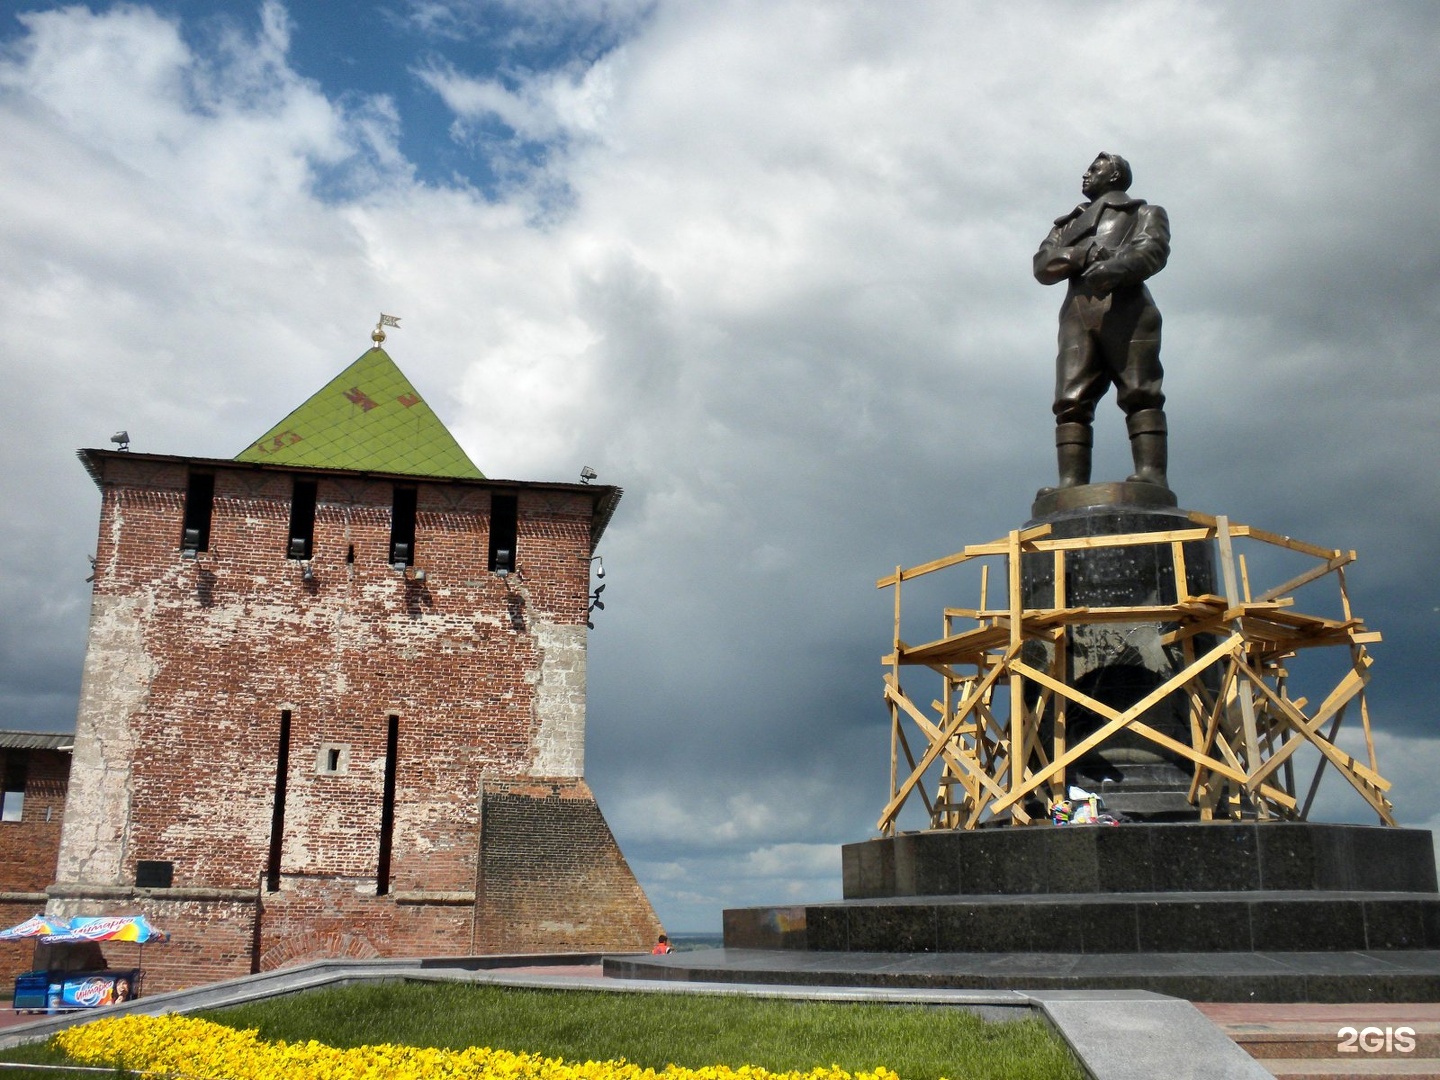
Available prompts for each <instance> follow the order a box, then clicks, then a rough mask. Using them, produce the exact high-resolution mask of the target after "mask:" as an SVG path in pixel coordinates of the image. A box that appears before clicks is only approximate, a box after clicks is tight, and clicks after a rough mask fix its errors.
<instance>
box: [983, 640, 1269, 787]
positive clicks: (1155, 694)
mask: <svg viewBox="0 0 1440 1080" xmlns="http://www.w3.org/2000/svg"><path fill="white" fill-rule="evenodd" d="M1240 640H1241V639H1240V636H1239V635H1238V634H1234V635H1231V636H1230V637H1229V638H1227V639H1226V640H1225V641H1223V642H1221V643H1220V644H1219V645H1217V646H1215V648H1213V649H1211V650H1210V651H1209V652H1207V653H1206V654H1205V655H1204V656H1202V657H1201V658H1200V659H1198V660H1196V661H1195V663H1193V664H1191V665H1189V666H1188V667H1186V668H1184V669H1182V670H1181V671H1180V672H1179V673H1177V674H1176V675H1175V676H1173V677H1172V678H1171V679H1170V680H1169V681H1167V682H1166V683H1165V684H1163V685H1162V686H1160V687H1158V688H1157V689H1156V690H1154V691H1151V693H1149V694H1147V695H1146V696H1145V697H1143V698H1141V699H1140V700H1139V701H1137V702H1136V703H1135V704H1134V705H1132V706H1131V707H1130V708H1129V709H1127V710H1126V711H1125V712H1124V713H1119V712H1116V711H1115V710H1114V709H1112V708H1111V707H1110V706H1108V705H1106V704H1104V703H1103V702H1100V701H1096V700H1095V699H1094V698H1092V697H1090V696H1089V695H1088V694H1084V693H1081V692H1080V691H1079V690H1075V689H1073V688H1072V687H1069V686H1066V685H1065V684H1064V683H1061V682H1058V681H1057V680H1055V679H1051V678H1050V677H1049V676H1048V675H1046V674H1045V673H1044V672H1040V671H1036V670H1035V669H1034V668H1031V667H1029V666H1028V665H1025V664H1023V663H1021V662H1020V661H1019V660H1012V661H1011V662H1010V666H1011V667H1021V668H1024V669H1025V674H1026V677H1027V678H1031V679H1034V680H1035V681H1037V682H1040V683H1042V684H1044V685H1049V686H1050V687H1051V689H1053V690H1054V691H1055V692H1056V693H1057V694H1063V695H1064V696H1066V697H1068V698H1070V700H1072V701H1075V702H1078V703H1079V704H1081V705H1084V706H1085V707H1086V708H1088V709H1090V710H1092V711H1094V712H1096V713H1099V714H1100V715H1101V716H1105V717H1108V722H1107V723H1105V724H1103V725H1101V726H1100V727H1099V728H1097V729H1096V730H1095V731H1093V732H1091V733H1090V734H1089V735H1088V736H1086V737H1085V738H1084V739H1082V740H1081V741H1080V742H1079V743H1077V744H1076V745H1075V746H1073V747H1071V748H1070V749H1069V750H1067V751H1066V752H1065V753H1064V755H1062V756H1057V757H1056V759H1055V760H1054V761H1052V762H1051V763H1050V765H1049V766H1047V767H1046V768H1045V769H1043V770H1041V771H1040V772H1039V773H1037V774H1036V775H1035V776H1034V777H1032V778H1031V779H1032V782H1033V783H1034V784H1035V786H1037V787H1038V786H1039V784H1041V783H1044V782H1045V781H1047V780H1049V779H1050V777H1051V776H1053V775H1055V774H1056V773H1057V772H1060V771H1062V770H1063V769H1065V767H1066V766H1068V765H1070V763H1071V762H1074V761H1078V760H1079V759H1080V758H1081V757H1083V756H1084V755H1085V754H1086V753H1087V752H1089V751H1090V750H1092V749H1094V748H1095V747H1096V746H1099V745H1100V744H1101V743H1102V742H1104V741H1105V740H1106V739H1108V738H1109V737H1110V736H1111V735H1113V734H1114V733H1115V732H1117V731H1119V730H1120V729H1121V728H1122V727H1125V726H1126V725H1127V724H1129V723H1131V722H1132V720H1134V718H1135V717H1138V716H1140V715H1142V714H1143V713H1144V712H1145V710H1146V709H1148V708H1150V706H1152V705H1154V704H1155V703H1156V702H1158V701H1161V700H1163V699H1164V698H1165V697H1166V696H1167V695H1168V694H1170V693H1171V692H1173V691H1174V690H1175V689H1176V687H1178V686H1181V685H1183V684H1184V683H1186V682H1188V681H1189V680H1190V679H1193V678H1194V677H1195V676H1196V675H1198V674H1199V673H1200V672H1202V671H1204V670H1205V669H1206V668H1207V667H1209V666H1210V665H1211V664H1212V663H1214V662H1215V661H1216V660H1217V659H1219V658H1220V657H1221V656H1224V655H1225V654H1226V653H1227V652H1229V651H1230V650H1231V649H1233V648H1234V647H1235V644H1236V643H1237V642H1238V641H1240ZM1217 764H1218V763H1217ZM1237 776H1238V778H1240V779H1243V778H1244V773H1243V772H1237ZM1025 794H1028V791H1021V792H1019V793H1018V794H1017V793H1015V792H1013V791H1012V792H1011V793H1010V794H1009V795H1007V796H1006V797H1005V798H1004V799H1003V800H1001V801H1000V802H998V803H997V804H996V805H995V812H996V813H999V812H1001V811H1002V810H1005V809H1006V808H1008V807H1009V806H1010V805H1011V804H1012V803H1014V802H1015V801H1017V800H1018V799H1019V798H1020V797H1022V796H1023V795H1025Z"/></svg>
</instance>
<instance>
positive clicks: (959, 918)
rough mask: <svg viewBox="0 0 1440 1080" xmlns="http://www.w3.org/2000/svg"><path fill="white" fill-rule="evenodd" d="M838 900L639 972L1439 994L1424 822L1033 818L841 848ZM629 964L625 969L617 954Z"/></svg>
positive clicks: (1298, 997)
mask: <svg viewBox="0 0 1440 1080" xmlns="http://www.w3.org/2000/svg"><path fill="white" fill-rule="evenodd" d="M844 867H845V899H844V900H842V901H840V902H837V903H825V904H798V905H790V906H783V907H768V908H742V909H732V910H729V911H726V912H725V948H724V950H719V951H718V952H719V955H706V954H705V953H686V954H679V955H678V956H671V957H665V958H664V961H665V962H664V963H663V964H656V963H651V962H649V961H648V959H647V960H631V961H627V962H626V965H622V966H621V967H624V970H621V967H616V968H615V969H614V970H613V971H612V968H611V965H610V963H609V961H607V964H606V971H607V972H609V973H613V974H617V975H629V976H630V977H635V978H694V979H705V980H711V981H713V980H719V981H744V982H776V983H781V982H785V983H789V982H795V983H804V982H823V983H827V984H831V985H837V984H839V985H891V986H947V987H969V988H984V989H1000V988H1006V987H1023V988H1029V989H1076V990H1079V989H1099V988H1111V987H1120V986H1124V987H1131V988H1136V989H1147V990H1154V991H1157V992H1160V993H1168V994H1178V995H1180V996H1183V997H1187V998H1190V999H1191V1000H1196V1001H1241V1000H1250V1001H1339V1002H1347V1001H1348V1002H1356V1001H1377V1000H1379V1001H1432V1000H1437V995H1440V893H1437V891H1436V874H1435V857H1434V851H1433V848H1432V841H1431V836H1430V834H1429V833H1428V832H1426V831H1424V830H1421V829H1392V828H1385V827H1381V826H1362V825H1327V824H1306V823H1301V822H1265V823H1253V822H1241V823H1213V824H1200V823H1194V824H1190V823H1175V824H1134V825H1121V826H1116V827H1111V826H1058V827H1057V826H1043V825H1042V826H1032V827H1029V828H997V829H988V830H977V831H975V832H959V831H936V832H924V833H911V834H904V835H900V836H896V837H887V838H883V839H879V840H867V841H864V842H863V843H858V844H847V845H846V846H845V848H844ZM627 965H628V966H627Z"/></svg>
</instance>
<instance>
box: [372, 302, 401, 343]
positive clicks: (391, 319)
mask: <svg viewBox="0 0 1440 1080" xmlns="http://www.w3.org/2000/svg"><path fill="white" fill-rule="evenodd" d="M387 326H393V327H395V329H396V330H399V329H400V316H399V315H386V314H385V313H384V312H383V311H382V312H381V313H380V321H379V322H378V323H376V324H375V329H374V330H372V331H371V332H370V340H371V341H373V342H375V344H376V346H377V347H378V346H379V345H380V344H381V343H382V342H384V340H385V327H387Z"/></svg>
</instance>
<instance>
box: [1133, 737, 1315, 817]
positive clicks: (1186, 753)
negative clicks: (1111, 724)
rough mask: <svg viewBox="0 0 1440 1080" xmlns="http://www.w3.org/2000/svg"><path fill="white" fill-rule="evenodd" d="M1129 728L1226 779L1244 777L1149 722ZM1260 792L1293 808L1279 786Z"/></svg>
mask: <svg viewBox="0 0 1440 1080" xmlns="http://www.w3.org/2000/svg"><path fill="white" fill-rule="evenodd" d="M1130 730H1131V731H1133V732H1135V733H1136V734H1138V735H1143V736H1144V737H1145V738H1147V739H1149V740H1150V741H1151V742H1153V743H1156V744H1158V745H1160V746H1163V747H1165V748H1166V749H1167V750H1169V751H1171V752H1172V753H1176V754H1179V755H1180V756H1181V757H1187V758H1189V759H1190V760H1191V761H1195V762H1199V763H1201V764H1204V765H1205V767H1206V768H1212V769H1214V771H1216V772H1218V773H1220V774H1221V775H1222V776H1226V777H1227V778H1228V779H1231V780H1243V779H1244V775H1245V774H1244V773H1243V772H1241V771H1240V770H1239V769H1232V768H1231V767H1229V766H1222V765H1221V764H1220V762H1218V761H1216V760H1215V759H1214V758H1202V757H1201V756H1200V752H1199V751H1198V750H1196V749H1195V748H1194V747H1193V746H1186V745H1185V744H1184V743H1182V742H1180V741H1179V740H1178V739H1172V738H1171V737H1170V736H1169V735H1166V734H1165V733H1164V732H1161V731H1157V730H1155V729H1154V728H1152V727H1151V726H1150V725H1149V724H1146V723H1144V722H1143V721H1140V720H1135V721H1132V722H1131V724H1130ZM1261 792H1262V794H1264V796H1265V797H1266V798H1269V799H1272V800H1274V801H1275V802H1278V803H1279V804H1280V805H1282V806H1285V807H1287V808H1288V809H1291V810H1293V809H1295V799H1294V798H1293V797H1292V796H1290V795H1289V794H1287V793H1286V792H1284V791H1281V790H1280V789H1279V788H1277V787H1271V786H1270V785H1268V784H1266V785H1261Z"/></svg>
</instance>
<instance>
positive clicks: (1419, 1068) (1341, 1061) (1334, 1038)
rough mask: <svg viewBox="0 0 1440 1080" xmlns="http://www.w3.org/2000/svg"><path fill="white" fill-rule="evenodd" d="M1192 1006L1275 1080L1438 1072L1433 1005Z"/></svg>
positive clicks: (1384, 1079)
mask: <svg viewBox="0 0 1440 1080" xmlns="http://www.w3.org/2000/svg"><path fill="white" fill-rule="evenodd" d="M1196 1008H1198V1009H1199V1010H1200V1011H1201V1012H1202V1013H1204V1014H1205V1015H1206V1016H1207V1017H1209V1018H1210V1019H1211V1020H1212V1021H1213V1022H1214V1023H1215V1024H1216V1025H1217V1026H1218V1027H1219V1028H1220V1029H1221V1030H1222V1031H1224V1032H1225V1034H1227V1035H1228V1036H1230V1038H1231V1039H1233V1040H1234V1041H1235V1042H1236V1043H1237V1044H1238V1045H1239V1046H1240V1047H1241V1048H1242V1049H1244V1050H1245V1051H1246V1052H1247V1053H1249V1054H1250V1055H1251V1056H1252V1057H1254V1058H1255V1059H1256V1060H1257V1061H1258V1062H1259V1063H1260V1064H1261V1065H1262V1066H1264V1067H1265V1068H1266V1069H1267V1070H1269V1071H1270V1073H1271V1074H1273V1075H1274V1076H1275V1077H1276V1078H1277V1080H1321V1078H1324V1080H1339V1078H1344V1077H1355V1078H1361V1077H1363V1078H1365V1080H1389V1078H1395V1080H1399V1078H1401V1077H1412V1078H1413V1077H1419V1076H1426V1077H1440V1004H1418V1005H1376V1004H1368V1005H1302V1004H1294V1005H1252V1004H1226V1003H1197V1005H1196Z"/></svg>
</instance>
